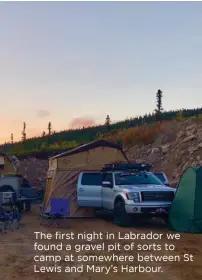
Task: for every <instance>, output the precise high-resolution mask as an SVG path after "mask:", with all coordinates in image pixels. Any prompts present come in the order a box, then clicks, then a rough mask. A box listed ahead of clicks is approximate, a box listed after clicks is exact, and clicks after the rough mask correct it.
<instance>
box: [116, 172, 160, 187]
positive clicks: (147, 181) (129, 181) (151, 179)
mask: <svg viewBox="0 0 202 280" xmlns="http://www.w3.org/2000/svg"><path fill="white" fill-rule="evenodd" d="M115 183H116V185H118V186H121V185H163V183H162V182H161V180H159V179H158V178H157V177H156V176H154V175H152V174H146V175H145V174H141V173H140V174H139V173H138V174H123V173H116V174H115Z"/></svg>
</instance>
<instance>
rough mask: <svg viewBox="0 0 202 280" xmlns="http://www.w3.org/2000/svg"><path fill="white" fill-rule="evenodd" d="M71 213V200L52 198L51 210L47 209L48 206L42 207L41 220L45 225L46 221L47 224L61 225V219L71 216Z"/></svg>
mask: <svg viewBox="0 0 202 280" xmlns="http://www.w3.org/2000/svg"><path fill="white" fill-rule="evenodd" d="M69 214H70V200H69V199H64V198H51V201H50V212H49V213H48V212H47V211H46V208H45V209H44V208H42V209H41V215H40V216H41V221H40V224H41V225H44V223H43V222H44V221H46V222H47V223H46V225H47V226H53V225H55V226H56V227H57V228H58V227H59V221H61V220H64V219H66V218H68V217H69Z"/></svg>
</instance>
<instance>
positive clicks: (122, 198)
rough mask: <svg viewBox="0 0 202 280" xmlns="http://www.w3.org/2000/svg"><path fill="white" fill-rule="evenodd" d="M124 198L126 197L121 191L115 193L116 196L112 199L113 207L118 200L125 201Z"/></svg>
mask: <svg viewBox="0 0 202 280" xmlns="http://www.w3.org/2000/svg"><path fill="white" fill-rule="evenodd" d="M126 199H127V198H126V196H125V194H122V193H119V194H117V196H116V198H115V200H114V207H115V205H116V203H117V202H119V201H123V202H124V203H125V200H126Z"/></svg>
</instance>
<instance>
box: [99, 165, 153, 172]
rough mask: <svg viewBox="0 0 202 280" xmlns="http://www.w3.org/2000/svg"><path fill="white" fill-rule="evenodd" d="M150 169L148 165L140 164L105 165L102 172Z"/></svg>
mask: <svg viewBox="0 0 202 280" xmlns="http://www.w3.org/2000/svg"><path fill="white" fill-rule="evenodd" d="M151 168H152V165H150V164H141V163H118V164H117V163H116V164H105V166H104V167H103V169H102V171H123V170H125V171H129V170H131V171H149V170H150V169H151Z"/></svg>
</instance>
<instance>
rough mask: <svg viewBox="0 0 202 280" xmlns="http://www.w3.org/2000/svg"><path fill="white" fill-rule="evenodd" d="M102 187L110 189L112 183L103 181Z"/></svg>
mask: <svg viewBox="0 0 202 280" xmlns="http://www.w3.org/2000/svg"><path fill="white" fill-rule="evenodd" d="M102 186H103V188H112V187H113V185H112V183H111V182H109V181H103V182H102Z"/></svg>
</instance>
